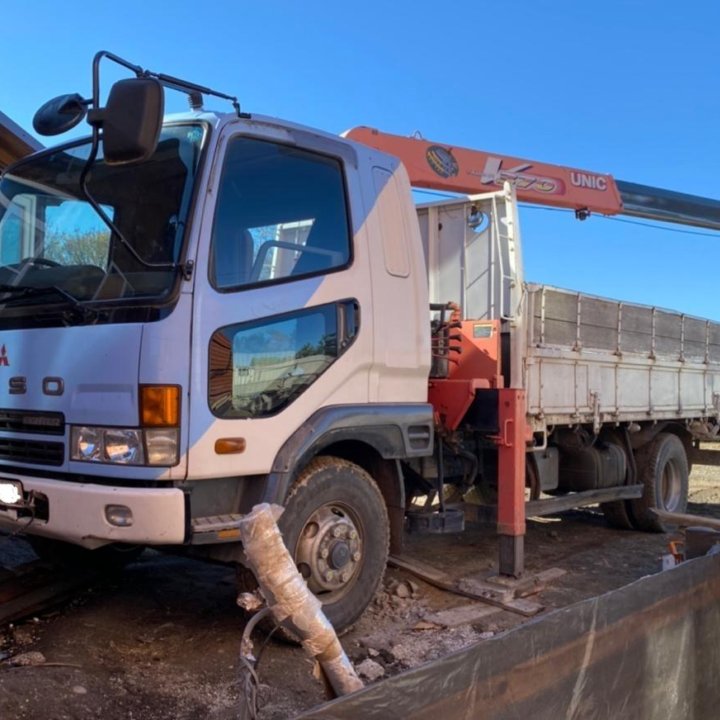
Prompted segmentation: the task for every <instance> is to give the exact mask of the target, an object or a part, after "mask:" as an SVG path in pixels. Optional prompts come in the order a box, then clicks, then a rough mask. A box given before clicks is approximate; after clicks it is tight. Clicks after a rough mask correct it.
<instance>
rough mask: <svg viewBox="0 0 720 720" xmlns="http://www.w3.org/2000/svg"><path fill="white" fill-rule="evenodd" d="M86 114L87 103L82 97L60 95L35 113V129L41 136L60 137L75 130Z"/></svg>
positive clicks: (75, 94)
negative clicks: (61, 134) (68, 131)
mask: <svg viewBox="0 0 720 720" xmlns="http://www.w3.org/2000/svg"><path fill="white" fill-rule="evenodd" d="M86 112H87V101H86V100H84V99H83V97H82V95H78V94H77V93H74V94H72V95H59V96H58V97H56V98H53V99H52V100H48V101H47V102H46V103H45V104H44V105H43V106H42V107H41V108H40V109H39V110H38V111H37V112H36V113H35V117H34V118H33V127H34V128H35V132H37V133H38V134H39V135H59V134H60V133H64V132H66V131H67V130H70V129H72V128H74V127H75V126H76V125H77V124H78V123H79V122H80V121H81V120H82V119H83V118H84V117H85V113H86Z"/></svg>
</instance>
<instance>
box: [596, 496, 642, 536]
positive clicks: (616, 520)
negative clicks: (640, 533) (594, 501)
mask: <svg viewBox="0 0 720 720" xmlns="http://www.w3.org/2000/svg"><path fill="white" fill-rule="evenodd" d="M600 509H601V510H602V513H603V515H604V516H605V520H606V522H607V524H608V525H610V526H611V527H614V528H618V529H619V530H634V529H635V525H633V522H632V520H631V519H630V512H629V509H628V506H627V500H613V501H612V502H606V503H600Z"/></svg>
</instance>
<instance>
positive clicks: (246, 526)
mask: <svg viewBox="0 0 720 720" xmlns="http://www.w3.org/2000/svg"><path fill="white" fill-rule="evenodd" d="M282 511H283V509H282V508H281V507H279V506H278V505H269V504H267V503H262V504H261V505H256V506H255V507H254V508H253V509H252V511H251V512H250V513H249V514H248V515H246V516H245V517H244V518H243V519H242V521H241V523H240V533H241V537H242V543H243V548H244V550H245V556H246V558H247V564H248V565H249V566H250V569H251V570H252V571H253V572H254V573H255V577H256V578H257V581H258V585H259V586H260V592H261V593H262V595H263V597H264V598H265V601H266V602H267V604H268V607H269V608H270V610H271V612H272V614H273V617H274V618H275V620H276V621H277V622H279V623H281V624H282V625H283V626H284V627H286V628H287V629H288V630H290V631H291V632H293V633H294V634H295V635H297V637H298V638H300V641H301V642H302V645H303V647H304V648H305V650H306V651H307V652H308V653H309V654H310V655H312V656H313V657H314V658H315V659H316V660H317V661H318V663H319V664H320V667H321V668H322V670H323V672H324V673H325V676H326V677H327V680H328V682H329V684H330V687H331V688H332V689H333V692H334V693H335V694H336V695H346V694H348V693H351V692H354V691H355V690H359V689H360V688H362V687H363V683H362V681H361V680H360V678H359V677H358V676H357V673H356V672H355V668H354V667H353V666H352V663H351V662H350V660H349V659H348V657H347V655H346V654H345V651H344V650H343V648H342V645H340V641H339V640H338V637H337V634H336V632H335V628H333V626H332V625H331V624H330V622H329V620H328V619H327V618H326V617H325V613H323V611H322V603H321V602H320V601H319V600H318V599H317V598H316V597H315V596H314V595H313V594H312V592H310V590H309V589H308V587H307V585H306V584H305V580H304V579H303V577H302V575H301V574H300V573H299V572H298V570H297V567H295V562H294V561H293V559H292V557H291V555H290V553H289V552H288V549H287V548H286V547H285V543H284V542H283V538H282V535H281V533H280V529H279V528H278V526H277V518H279V517H280V514H281V513H282Z"/></svg>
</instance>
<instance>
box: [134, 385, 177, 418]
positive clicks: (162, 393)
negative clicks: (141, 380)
mask: <svg viewBox="0 0 720 720" xmlns="http://www.w3.org/2000/svg"><path fill="white" fill-rule="evenodd" d="M140 425H141V426H142V427H178V425H180V387H179V386H178V385H141V386H140Z"/></svg>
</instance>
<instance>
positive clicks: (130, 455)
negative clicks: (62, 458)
mask: <svg viewBox="0 0 720 720" xmlns="http://www.w3.org/2000/svg"><path fill="white" fill-rule="evenodd" d="M70 459H71V460H80V461H83V462H96V463H111V464H115V465H166V466H167V465H175V464H176V463H177V460H178V431H177V428H170V429H162V430H138V429H137V428H102V427H90V426H84V425H79V426H75V427H73V428H72V432H71V436H70Z"/></svg>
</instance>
